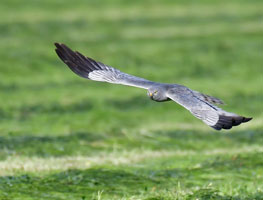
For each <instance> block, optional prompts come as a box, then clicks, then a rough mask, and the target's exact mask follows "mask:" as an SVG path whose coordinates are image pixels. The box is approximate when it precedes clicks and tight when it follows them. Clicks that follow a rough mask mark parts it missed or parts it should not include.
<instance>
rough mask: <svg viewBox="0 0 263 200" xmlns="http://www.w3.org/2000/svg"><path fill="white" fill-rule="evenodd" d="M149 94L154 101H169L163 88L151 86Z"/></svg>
mask: <svg viewBox="0 0 263 200" xmlns="http://www.w3.org/2000/svg"><path fill="white" fill-rule="evenodd" d="M147 95H148V96H149V97H150V98H151V99H152V100H154V101H167V100H168V98H167V96H166V95H165V93H164V92H163V90H162V89H161V88H157V87H154V88H150V89H149V90H148V92H147Z"/></svg>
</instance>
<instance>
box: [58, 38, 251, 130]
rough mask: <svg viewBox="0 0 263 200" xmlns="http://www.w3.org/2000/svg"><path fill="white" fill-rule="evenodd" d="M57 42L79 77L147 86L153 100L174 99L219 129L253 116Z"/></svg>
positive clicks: (59, 49)
mask: <svg viewBox="0 0 263 200" xmlns="http://www.w3.org/2000/svg"><path fill="white" fill-rule="evenodd" d="M55 45H56V53H57V54H58V56H59V57H60V59H61V60H62V61H63V62H64V63H65V64H67V66H68V67H69V68H70V69H71V70H72V71H73V72H74V73H76V74H78V75H79V76H81V77H83V78H87V79H90V80H94V81H102V82H109V83H114V84H122V85H128V86H134V87H139V88H143V89H147V90H148V93H147V94H148V96H149V97H150V98H151V99H152V100H154V101H158V102H163V101H169V100H173V101H175V102H177V103H178V104H180V105H181V106H183V107H184V108H186V109H187V110H188V111H190V112H191V113H192V114H193V115H194V116H195V117H197V118H198V119H201V120H202V121H203V122H204V123H206V124H207V125H209V126H210V127H212V128H214V129H216V130H221V129H230V128H232V126H237V125H239V124H241V123H244V122H248V121H250V120H251V119H252V118H246V117H242V116H239V115H237V114H234V113H230V112H226V111H224V110H222V109H221V108H218V107H217V106H215V105H214V104H223V102H222V101H221V100H220V99H218V98H215V97H212V96H209V95H205V94H202V93H199V92H197V91H193V90H191V89H189V88H187V87H185V86H182V85H178V84H166V83H157V82H153V81H149V80H146V79H143V78H139V77H136V76H132V75H129V74H126V73H123V72H121V71H120V70H118V69H115V68H113V67H110V66H107V65H105V64H103V63H101V62H97V61H95V60H93V59H91V58H88V57H85V56H83V55H82V54H81V53H79V52H74V51H72V50H71V49H70V48H68V47H67V46H66V45H64V44H58V43H55Z"/></svg>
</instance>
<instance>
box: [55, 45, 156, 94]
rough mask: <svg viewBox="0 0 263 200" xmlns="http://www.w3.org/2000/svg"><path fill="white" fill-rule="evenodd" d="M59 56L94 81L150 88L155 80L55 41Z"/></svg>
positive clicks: (84, 76) (74, 69)
mask: <svg viewBox="0 0 263 200" xmlns="http://www.w3.org/2000/svg"><path fill="white" fill-rule="evenodd" d="M55 46H56V47H57V48H56V53H57V54H58V56H59V58H60V59H61V60H62V61H63V62H64V63H65V64H66V65H67V66H68V67H69V68H70V69H71V70H72V71H73V72H75V73H76V74H77V75H79V76H81V77H83V78H87V79H90V80H94V81H102V82H108V83H114V84H122V85H129V86H134V87H139V88H144V89H148V88H149V87H151V86H152V84H154V82H151V81H148V80H146V79H143V78H139V77H136V76H132V75H129V74H126V73H123V72H121V71H120V70H118V69H115V68H113V67H110V66H107V65H104V64H103V63H100V62H97V61H95V60H93V59H91V58H88V57H85V56H83V55H82V54H81V53H79V52H74V51H72V50H71V49H70V48H68V47H67V46H66V45H64V44H58V43H55Z"/></svg>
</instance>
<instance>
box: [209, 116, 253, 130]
mask: <svg viewBox="0 0 263 200" xmlns="http://www.w3.org/2000/svg"><path fill="white" fill-rule="evenodd" d="M252 119H253V118H252V117H242V116H225V115H220V116H219V120H218V122H217V123H216V124H215V125H214V126H211V127H212V128H214V129H216V130H221V129H231V128H232V127H233V126H238V125H240V124H241V123H245V122H248V121H250V120H252Z"/></svg>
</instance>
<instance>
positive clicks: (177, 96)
mask: <svg viewBox="0 0 263 200" xmlns="http://www.w3.org/2000/svg"><path fill="white" fill-rule="evenodd" d="M199 94H200V93H199ZM167 96H168V97H169V98H170V99H172V100H173V101H175V102H177V103H178V104H180V105H181V106H183V107H184V108H186V109H187V110H189V111H190V112H191V113H192V114H193V115H194V116H195V117H197V118H198V119H201V120H202V121H203V122H204V123H206V124H207V125H208V126H211V127H212V128H214V129H216V130H221V129H231V128H232V126H237V125H239V124H241V123H244V122H248V121H250V120H251V119H252V118H246V117H243V116H239V115H237V114H235V113H230V112H226V111H224V110H222V109H221V108H218V107H216V106H215V105H213V104H212V103H211V101H207V100H205V98H202V97H200V95H198V94H197V93H196V92H195V91H192V90H190V89H189V88H187V87H185V86H181V85H175V86H174V87H172V88H170V89H168V91H167ZM209 97H210V96H209Z"/></svg>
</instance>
